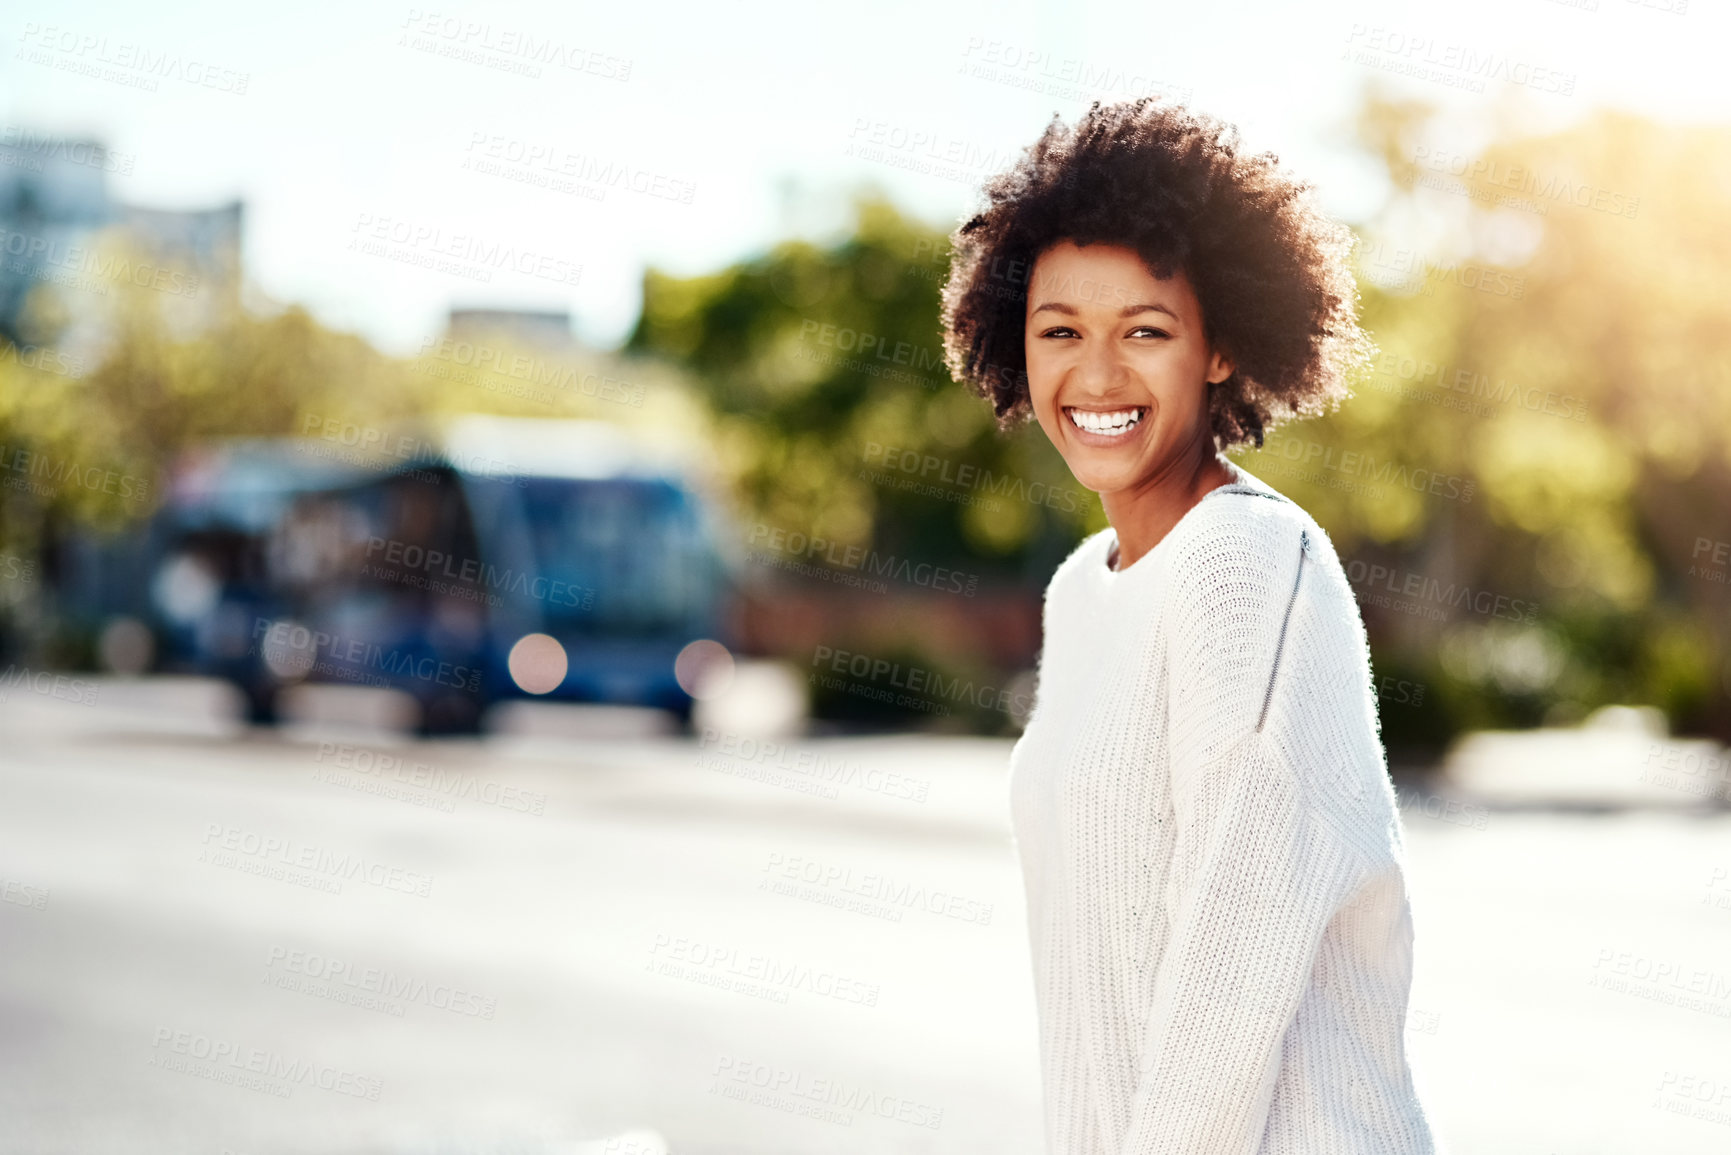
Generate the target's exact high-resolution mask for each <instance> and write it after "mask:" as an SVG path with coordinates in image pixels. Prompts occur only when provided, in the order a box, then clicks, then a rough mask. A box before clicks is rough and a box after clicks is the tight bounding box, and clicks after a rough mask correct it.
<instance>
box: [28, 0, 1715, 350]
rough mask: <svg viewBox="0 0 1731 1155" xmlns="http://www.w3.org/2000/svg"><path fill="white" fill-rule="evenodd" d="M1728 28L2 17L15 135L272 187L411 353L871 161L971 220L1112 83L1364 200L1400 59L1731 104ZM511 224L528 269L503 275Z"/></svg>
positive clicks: (360, 7) (1031, 8)
mask: <svg viewBox="0 0 1731 1155" xmlns="http://www.w3.org/2000/svg"><path fill="white" fill-rule="evenodd" d="M1679 6H1681V7H1682V8H1683V9H1684V10H1683V11H1677V10H1676V9H1677V8H1678V7H1679ZM1728 24H1731V21H1728V19H1727V16H1726V10H1725V5H1724V3H1723V0H1709V2H1707V3H1702V0H1574V2H1573V3H1569V2H1563V0H1459V2H1457V3H1453V4H1436V3H1432V4H1425V5H1416V4H1386V3H1385V4H1377V3H1370V2H1369V0H1358V2H1353V0H1317V2H1314V3H1307V4H1303V5H1295V4H1281V3H1276V2H1273V0H1265V2H1255V3H1249V2H1240V3H1232V2H1230V0H1228V2H1223V3H1207V4H1187V5H1155V4H1147V3H1142V4H1135V3H1077V2H1074V0H1060V2H1048V3H1038V4H1031V3H1014V2H1013V0H1010V2H1005V0H996V2H993V3H990V4H987V3H978V2H976V3H964V4H941V3H930V2H926V3H905V2H893V0H892V2H880V3H872V4H859V5H853V6H842V5H835V4H826V3H791V2H790V3H773V2H739V0H735V2H729V0H712V2H710V3H703V4H695V3H694V4H685V5H680V4H666V3H610V4H567V3H559V2H554V0H547V2H537V0H519V2H515V3H501V4H485V5H483V4H479V3H470V4H467V5H465V6H462V7H431V6H428V7H421V8H415V7H410V6H409V5H406V4H398V3H381V2H378V0H346V2H342V3H336V2H331V0H307V2H304V3H299V4H294V5H269V6H264V7H261V8H256V9H254V10H250V11H249V10H246V6H240V7H237V6H235V5H234V4H232V3H227V2H222V3H217V2H208V3H195V2H191V0H155V2H153V3H150V4H139V3H136V2H129V3H120V2H107V3H104V2H86V0H55V2H54V3H53V4H47V3H37V5H36V7H35V8H34V9H31V8H29V7H26V6H25V5H22V4H21V5H19V6H16V7H14V8H13V15H12V16H10V17H8V20H7V23H6V24H3V25H0V27H9V28H10V31H11V35H12V41H11V45H10V49H9V51H8V52H7V54H6V57H5V60H4V64H3V65H0V126H4V127H5V128H7V129H9V130H12V131H16V130H18V129H28V130H31V131H50V132H63V133H69V134H86V135H94V136H97V137H99V138H101V139H102V140H104V141H106V142H107V144H108V146H109V147H110V148H111V149H113V150H115V151H116V152H117V153H118V154H120V155H121V158H122V159H123V160H125V159H126V158H130V160H129V162H128V163H129V167H130V171H128V172H125V173H117V174H115V175H114V176H112V177H111V180H112V182H113V183H112V190H113V192H114V193H115V195H117V196H118V197H119V198H121V199H123V200H127V201H130V202H133V203H139V204H146V205H158V206H164V207H187V208H191V207H206V206H210V205H215V204H218V203H221V202H224V201H227V200H230V199H232V198H235V197H240V198H243V199H244V200H245V201H246V205H247V214H248V216H247V237H246V246H247V249H246V259H247V263H248V269H249V274H250V276H251V278H252V279H253V280H254V281H256V282H257V283H258V284H259V285H260V286H261V287H262V288H263V289H264V291H265V292H266V293H268V294H269V295H270V296H271V297H272V298H275V299H276V300H279V301H284V302H287V301H299V302H302V303H304V304H305V305H307V306H308V307H309V308H311V309H312V310H313V312H314V313H315V314H316V315H318V316H319V317H320V318H321V319H323V320H324V321H326V322H327V323H329V324H333V325H336V326H339V327H342V328H347V329H353V330H358V331H360V332H362V333H364V334H366V335H367V336H368V337H370V338H371V339H373V340H374V341H375V342H376V343H377V344H379V345H380V346H381V347H383V348H386V349H389V350H392V351H397V352H402V351H408V350H411V349H413V348H415V347H416V346H417V345H418V344H419V342H420V341H421V339H422V338H423V337H425V336H427V335H429V334H431V333H434V332H436V331H438V330H439V328H440V327H441V326H442V323H443V319H444V315H445V312H446V310H447V309H448V308H449V307H451V306H452V305H454V304H455V305H459V306H483V307H488V306H492V307H538V308H569V309H570V310H571V311H572V313H573V315H574V316H575V318H576V321H577V327H578V331H579V333H580V334H581V335H582V336H583V337H584V338H585V339H587V340H590V341H592V342H595V343H597V344H612V343H615V342H617V341H618V340H620V339H622V338H623V336H624V335H625V333H626V331H627V330H628V328H629V326H630V325H631V323H632V322H633V320H634V319H635V317H636V314H637V309H638V304H639V283H640V279H641V276H642V272H643V269H644V268H645V267H646V266H648V265H656V266H660V267H663V268H667V269H672V270H676V271H680V272H700V271H705V270H709V269H713V268H715V267H718V266H720V265H722V264H725V263H726V262H728V261H730V260H733V259H736V258H738V257H740V256H743V255H745V254H748V253H751V252H754V251H758V250H761V249H762V248H763V247H765V246H766V245H768V244H769V243H771V242H773V241H774V240H776V239H778V238H780V237H782V236H785V235H787V234H788V233H790V232H799V233H802V234H807V235H815V234H818V233H821V232H822V231H824V230H825V229H826V228H833V227H834V226H835V224H836V223H837V219H838V218H837V214H838V212H839V211H840V209H841V208H842V207H843V206H845V203H846V202H845V198H844V195H843V194H844V193H845V190H847V189H848V188H850V187H852V186H855V185H857V184H859V183H861V182H864V181H872V182H876V183H877V184H878V185H879V186H881V187H882V188H884V189H886V190H887V191H888V192H889V193H890V194H891V195H892V196H893V197H894V198H895V199H896V200H897V201H898V202H899V203H901V204H903V205H904V206H905V207H906V208H908V209H910V210H911V211H913V212H916V213H917V214H919V215H921V216H923V217H925V218H927V219H929V220H931V221H933V222H934V223H938V224H942V225H944V226H945V227H948V226H950V225H952V224H953V223H954V222H955V221H956V219H957V218H958V217H959V216H960V215H961V214H963V213H964V212H965V211H967V209H968V207H969V206H970V204H971V203H972V201H973V197H974V195H975V191H974V190H975V188H976V187H977V186H978V184H979V181H980V179H981V178H983V177H984V176H985V175H987V174H988V173H990V172H992V171H995V170H996V169H998V168H1000V167H1002V166H1003V165H1004V164H1006V163H1007V162H1008V161H1009V160H1011V159H1012V158H1013V156H1014V154H1015V152H1016V151H1017V150H1019V149H1020V148H1021V147H1022V146H1024V145H1025V144H1027V143H1029V142H1030V141H1032V140H1033V139H1034V137H1035V136H1036V135H1037V134H1038V132H1039V130H1040V129H1041V128H1042V127H1043V126H1044V124H1045V122H1046V121H1047V120H1048V119H1049V118H1050V117H1051V115H1052V114H1053V113H1054V112H1057V113H1060V114H1061V115H1062V116H1063V117H1064V118H1065V119H1066V120H1072V119H1074V118H1075V117H1076V116H1077V115H1078V114H1079V113H1080V112H1082V111H1083V110H1084V109H1085V108H1086V107H1087V102H1088V100H1089V99H1092V98H1094V97H1095V96H1099V97H1101V98H1104V99H1118V98H1123V97H1128V96H1133V95H1140V94H1141V93H1143V92H1148V91H1171V90H1176V92H1177V93H1178V95H1180V96H1181V97H1184V98H1186V99H1188V100H1189V101H1191V102H1192V103H1194V105H1195V106H1196V107H1198V108H1201V109H1204V110H1206V111H1209V112H1212V113H1214V114H1216V115H1218V116H1221V117H1223V118H1225V119H1227V120H1230V121H1233V122H1235V123H1236V124H1238V125H1239V127H1240V128H1241V129H1242V131H1243V133H1244V135H1245V137H1246V139H1247V141H1248V142H1249V144H1250V145H1251V146H1253V147H1255V148H1258V149H1272V150H1274V151H1275V152H1276V153H1278V154H1279V155H1280V157H1281V158H1282V159H1283V160H1284V161H1286V162H1287V163H1289V164H1291V165H1292V166H1293V167H1295V168H1297V169H1298V170H1299V171H1300V172H1302V173H1304V174H1305V175H1306V176H1308V177H1310V178H1311V179H1313V180H1315V181H1316V182H1317V184H1318V185H1319V186H1320V187H1321V190H1322V193H1323V195H1324V197H1325V200H1326V202H1327V203H1328V204H1329V206H1330V208H1331V209H1332V210H1333V211H1335V212H1337V213H1339V214H1341V215H1344V216H1348V217H1353V216H1362V215H1364V214H1366V213H1367V212H1368V211H1369V210H1370V209H1372V208H1374V206H1375V205H1376V203H1377V201H1378V200H1379V198H1380V196H1381V188H1380V184H1379V182H1378V180H1377V177H1376V174H1375V170H1374V169H1371V168H1369V167H1367V166H1366V165H1364V164H1363V163H1359V162H1355V161H1354V160H1353V158H1352V156H1351V154H1350V153H1349V152H1348V150H1347V148H1346V145H1345V137H1346V127H1345V125H1346V120H1347V117H1348V115H1349V112H1350V110H1351V108H1352V106H1353V102H1354V98H1355V96H1356V94H1357V93H1358V92H1359V90H1360V89H1361V87H1362V86H1363V85H1364V84H1365V83H1366V82H1367V81H1369V80H1371V79H1372V78H1376V77H1383V78H1386V79H1387V80H1388V81H1389V82H1390V83H1392V84H1394V85H1395V86H1397V87H1398V88H1399V89H1400V90H1403V91H1406V92H1410V93H1413V94H1416V95H1424V96H1427V97H1429V98H1432V99H1434V100H1437V101H1439V102H1442V103H1444V104H1445V105H1449V106H1450V107H1458V108H1459V109H1460V110H1461V113H1462V117H1463V121H1470V120H1471V119H1472V118H1473V117H1475V116H1479V115H1482V114H1483V113H1484V111H1485V110H1486V109H1488V108H1489V107H1490V106H1491V105H1492V104H1493V103H1494V102H1496V101H1497V100H1499V99H1501V98H1503V97H1506V96H1509V95H1511V94H1512V95H1517V96H1521V97H1524V98H1525V99H1526V101H1527V103H1528V104H1529V105H1530V107H1531V109H1532V110H1533V112H1534V114H1535V115H1537V116H1540V117H1542V118H1546V119H1549V120H1555V121H1566V120H1570V119H1574V118H1576V117H1579V116H1582V115H1584V114H1586V113H1587V112H1588V111H1589V110H1590V109H1592V108H1593V107H1595V106H1620V107H1624V108H1629V109H1633V110H1636V111H1640V112H1644V113H1647V114H1649V115H1652V116H1656V117H1661V118H1665V119H1679V120H1681V119H1687V120H1710V119H1724V118H1726V117H1728V116H1731V85H1728V84H1726V83H1725V80H1724V65H1723V63H1722V60H1721V57H1722V54H1723V48H1724V46H1725V45H1726V44H1727V43H1731V36H1728V35H1727V33H1728V27H1727V25H1728ZM547 44H550V45H551V46H552V53H551V54H548V53H541V54H540V56H539V62H537V52H538V51H539V49H540V47H541V46H543V45H547ZM525 45H532V47H530V48H529V49H528V52H527V54H525V51H524V49H525ZM525 65H527V66H529V67H530V68H531V69H538V70H539V73H540V75H538V76H536V75H527V74H523V73H522V72H514V71H510V69H511V68H513V67H516V68H521V67H523V66H525ZM1412 69H1423V70H1428V72H1427V74H1426V75H1424V76H1420V77H1412V76H1400V75H1397V74H1396V71H1395V70H1412ZM152 84H154V91H152V90H150V87H149V86H150V85H152ZM1473 84H1482V87H1483V91H1482V92H1475V91H1469V90H1467V89H1466V88H1463V87H1462V86H1463V85H1467V86H1470V85H1473ZM1040 86H1044V91H1040V90H1039V87H1040ZM922 165H923V166H925V167H924V169H921V168H919V167H918V166H922ZM609 166H612V167H611V168H609ZM910 166H913V167H910ZM609 171H611V172H613V173H620V172H624V173H627V174H628V175H627V176H626V177H625V178H624V179H622V180H620V181H619V183H617V184H613V185H611V186H609V185H607V184H606V183H604V182H605V180H606V179H607V178H606V175H605V174H606V173H608V172H609ZM598 172H599V173H600V174H601V176H600V177H599V179H598V178H597V173H598ZM585 176H587V178H588V179H587V180H586V181H585V180H584V179H583V178H584V177H585ZM633 180H634V181H637V182H639V185H640V188H641V191H633V189H632V188H631V187H630V185H629V183H628V182H629V181H633ZM537 182H539V183H537ZM789 189H798V190H801V192H800V193H799V195H794V196H790V195H789ZM1635 191H1636V192H1637V193H1638V190H1635ZM357 239H358V241H359V244H355V242H357ZM352 245H354V247H351V246H352ZM507 246H509V247H510V248H511V250H512V252H513V253H514V254H515V257H516V259H517V260H519V261H520V262H521V266H522V268H523V269H525V270H527V271H519V270H518V269H516V268H499V267H495V266H494V265H491V264H489V262H488V260H487V257H486V255H485V254H487V253H489V252H498V251H500V250H501V249H502V248H503V247H507ZM417 262H431V263H435V264H437V265H439V266H440V267H435V268H427V267H424V265H423V264H422V263H417ZM486 278H490V279H486Z"/></svg>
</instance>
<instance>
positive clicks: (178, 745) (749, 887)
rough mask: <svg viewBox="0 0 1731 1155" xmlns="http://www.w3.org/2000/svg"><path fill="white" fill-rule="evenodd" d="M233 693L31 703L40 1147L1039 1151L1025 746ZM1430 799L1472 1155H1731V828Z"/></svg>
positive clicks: (16, 709) (1455, 1106) (1421, 853)
mask: <svg viewBox="0 0 1731 1155" xmlns="http://www.w3.org/2000/svg"><path fill="white" fill-rule="evenodd" d="M204 695H205V691H204V690H203V689H202V688H201V687H198V686H196V685H190V686H189V685H162V684H151V683H146V684H143V685H141V686H131V687H128V686H114V685H108V686H104V687H103V692H102V693H101V694H100V695H98V701H97V704H96V705H94V706H85V705H82V704H78V703H75V702H70V701H62V700H57V699H56V698H54V697H53V696H52V694H48V695H44V694H33V693H30V692H27V691H26V692H18V691H14V692H13V693H12V694H11V695H10V699H9V700H8V701H6V702H5V703H3V704H0V899H3V900H4V901H0V1148H3V1149H4V1150H6V1151H19V1152H74V1151H77V1152H127V1153H135V1152H136V1153H142V1152H159V1151H160V1152H177V1153H180V1152H209V1153H211V1155H219V1153H222V1152H235V1153H249V1155H257V1153H263V1152H324V1153H346V1152H356V1153H360V1152H377V1153H390V1155H397V1153H402V1155H408V1153H417V1155H418V1153H435V1152H437V1153H451V1155H455V1153H458V1152H475V1153H480V1152H500V1153H503V1152H522V1153H525V1155H538V1153H552V1152H562V1153H567V1155H573V1153H576V1152H584V1153H601V1152H617V1153H619V1155H660V1153H662V1152H675V1153H678V1155H687V1153H690V1155H710V1153H722V1152H729V1153H735V1152H737V1153H745V1152H751V1153H776V1152H862V1153H863V1152H873V1153H878V1152H891V1151H894V1152H989V1153H994V1155H996V1153H1005V1155H1018V1153H1026V1155H1037V1153H1038V1152H1039V1151H1040V1142H1039V1137H1038V1126H1037V1124H1038V1112H1039V1100H1038V1082H1037V1079H1038V1070H1037V1055H1036V1051H1035V1033H1034V1011H1033V1002H1032V988H1031V982H1030V976H1029V970H1028V963H1027V957H1026V947H1025V939H1024V934H1025V927H1024V922H1023V914H1022V907H1021V901H1022V899H1021V890H1020V882H1019V877H1018V875H1017V872H1016V865H1015V858H1014V852H1013V848H1012V846H1011V844H1010V841H1009V834H1008V813H1007V801H1006V798H1005V793H1004V789H1005V780H1004V775H1005V772H1006V762H1005V760H1006V756H1007V752H1008V744H1007V743H1006V742H1002V741H987V740H959V739H932V738H919V737H892V738H874V739H809V740H805V741H801V742H795V743H790V744H788V745H787V746H786V747H785V748H782V749H779V750H775V749H772V750H770V751H768V752H767V753H764V752H763V751H761V750H754V749H752V748H750V746H749V744H748V743H746V742H744V741H741V742H733V741H731V740H729V739H727V738H725V737H718V738H716V739H714V740H710V741H707V742H703V743H699V742H695V741H692V740H689V739H678V738H672V737H643V738H637V739H621V738H614V739H602V738H591V739H572V738H566V739H558V740H555V739H549V738H524V737H504V738H490V739H487V740H482V741H470V742H459V741H443V742H431V743H416V742H410V741H406V740H403V739H400V738H391V737H386V736H380V735H377V734H374V735H370V736H369V735H367V734H365V733H362V732H350V733H348V734H347V735H345V734H342V733H339V732H336V731H332V730H325V731H322V732H315V731H311V730H306V729H301V730H295V731H290V732H287V733H278V732H254V731H247V730H244V729H242V728H239V727H236V726H234V725H232V724H228V723H225V722H222V721H213V720H211V716H210V714H209V711H208V709H207V708H206V706H205V705H204V704H202V703H203V698H204ZM1405 797H1406V798H1407V800H1408V801H1409V802H1411V803H1412V805H1411V806H1410V807H1409V808H1408V810H1407V811H1406V813H1407V816H1408V838H1409V844H1410V848H1411V852H1412V878H1411V881H1412V886H1413V892H1414V903H1415V910H1416V912H1417V918H1418V928H1419V951H1418V960H1419V961H1418V967H1419V970H1418V974H1417V978H1416V981H1415V988H1414V993H1413V1013H1412V1016H1411V1017H1410V1018H1409V1022H1408V1038H1409V1041H1410V1044H1411V1053H1412V1055H1413V1058H1414V1063H1415V1065H1416V1067H1417V1069H1418V1073H1419V1077H1420V1079H1421V1081H1422V1086H1423V1088H1424V1090H1425V1093H1426V1095H1427V1098H1428V1100H1429V1102H1430V1103H1431V1105H1432V1109H1433V1111H1434V1114H1435V1118H1436V1123H1437V1127H1438V1130H1439V1132H1440V1134H1441V1135H1442V1137H1443V1138H1444V1140H1445V1141H1446V1142H1447V1143H1448V1149H1449V1150H1450V1151H1453V1152H1457V1153H1476V1152H1487V1153H1490V1152H1496V1153H1500V1152H1522V1153H1544V1155H1588V1153H1601V1152H1602V1153H1605V1155H1625V1153H1628V1152H1636V1151H1641V1152H1647V1151H1664V1152H1675V1153H1686V1152H1723V1151H1726V1150H1728V1149H1731V1046H1728V1043H1731V818H1727V817H1725V816H1723V815H1722V814H1717V813H1716V814H1696V813H1684V812H1680V811H1667V810H1666V809H1664V808H1662V807H1661V808H1650V809H1637V810H1627V811H1611V812H1604V813H1593V812H1585V811H1582V810H1579V809H1576V810H1571V811H1562V812H1558V811H1553V810H1545V809H1542V808H1539V809H1533V808H1521V809H1496V808H1483V807H1480V806H1477V805H1474V804H1471V803H1470V802H1469V803H1467V804H1465V805H1462V804H1460V803H1458V802H1457V803H1456V804H1455V805H1454V806H1452V807H1451V806H1449V805H1446V804H1445V803H1444V800H1443V799H1442V798H1441V797H1440V796H1438V797H1433V798H1428V799H1427V798H1425V797H1423V796H1420V795H1407V796H1405ZM1427 810H1428V811H1430V812H1432V813H1433V814H1435V815H1436V816H1435V817H1430V816H1426V813H1425V812H1426V811H1427Z"/></svg>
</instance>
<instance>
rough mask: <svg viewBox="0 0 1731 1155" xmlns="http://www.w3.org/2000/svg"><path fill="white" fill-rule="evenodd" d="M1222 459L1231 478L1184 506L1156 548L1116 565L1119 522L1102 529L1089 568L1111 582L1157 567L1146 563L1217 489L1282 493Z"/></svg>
mask: <svg viewBox="0 0 1731 1155" xmlns="http://www.w3.org/2000/svg"><path fill="white" fill-rule="evenodd" d="M1219 460H1220V462H1221V464H1223V465H1225V466H1226V468H1227V470H1228V471H1229V472H1230V473H1231V474H1232V480H1231V481H1227V482H1224V483H1222V484H1220V485H1217V486H1215V487H1214V488H1213V489H1210V490H1209V491H1208V492H1207V493H1204V494H1203V495H1202V496H1201V497H1200V498H1198V499H1197V500H1196V504H1195V505H1192V506H1191V507H1190V508H1189V509H1187V510H1185V511H1184V512H1183V514H1181V515H1180V516H1179V518H1178V520H1177V521H1175V522H1173V523H1172V528H1171V529H1169V530H1167V531H1166V536H1165V537H1162V538H1161V539H1160V540H1159V541H1157V542H1155V543H1154V548H1153V549H1151V550H1149V551H1148V552H1147V553H1145V554H1143V555H1142V556H1141V557H1139V558H1137V559H1136V560H1135V561H1133V562H1131V563H1130V565H1129V566H1128V567H1127V568H1125V569H1113V568H1112V566H1111V564H1110V559H1111V557H1112V547H1113V546H1115V545H1117V544H1118V528H1117V527H1116V526H1107V527H1106V528H1105V529H1103V530H1101V531H1100V538H1101V540H1102V542H1103V545H1102V546H1101V549H1100V556H1099V557H1098V558H1096V559H1095V560H1094V563H1093V565H1092V566H1090V568H1091V569H1093V570H1094V571H1095V572H1096V573H1099V574H1102V575H1104V577H1105V579H1106V581H1107V582H1108V583H1112V582H1115V581H1117V579H1119V578H1124V577H1128V576H1129V575H1130V574H1132V573H1135V572H1137V571H1139V570H1145V569H1153V568H1155V567H1153V566H1151V565H1144V564H1143V563H1144V562H1147V561H1148V560H1149V559H1150V558H1153V557H1155V556H1156V555H1158V554H1159V553H1160V551H1161V550H1163V549H1164V548H1165V547H1166V543H1167V542H1169V541H1171V540H1172V538H1173V536H1174V535H1175V534H1176V533H1177V532H1178V527H1179V526H1181V525H1183V524H1184V521H1185V519H1186V518H1188V517H1189V516H1190V515H1191V514H1193V513H1195V512H1196V511H1197V510H1198V509H1200V508H1201V507H1202V503H1203V502H1204V501H1207V500H1208V499H1209V498H1211V497H1213V496H1214V495H1215V494H1217V493H1263V494H1267V495H1269V496H1283V495H1281V494H1280V493H1279V492H1278V491H1277V490H1275V489H1273V488H1272V487H1270V486H1269V485H1268V484H1267V483H1265V482H1263V481H1262V480H1260V479H1259V478H1257V477H1256V476H1254V475H1253V474H1251V473H1249V472H1248V471H1246V470H1245V469H1244V468H1242V467H1241V466H1240V465H1239V464H1238V463H1237V462H1236V461H1233V460H1231V459H1230V458H1228V457H1225V456H1221V457H1220V459H1219Z"/></svg>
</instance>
